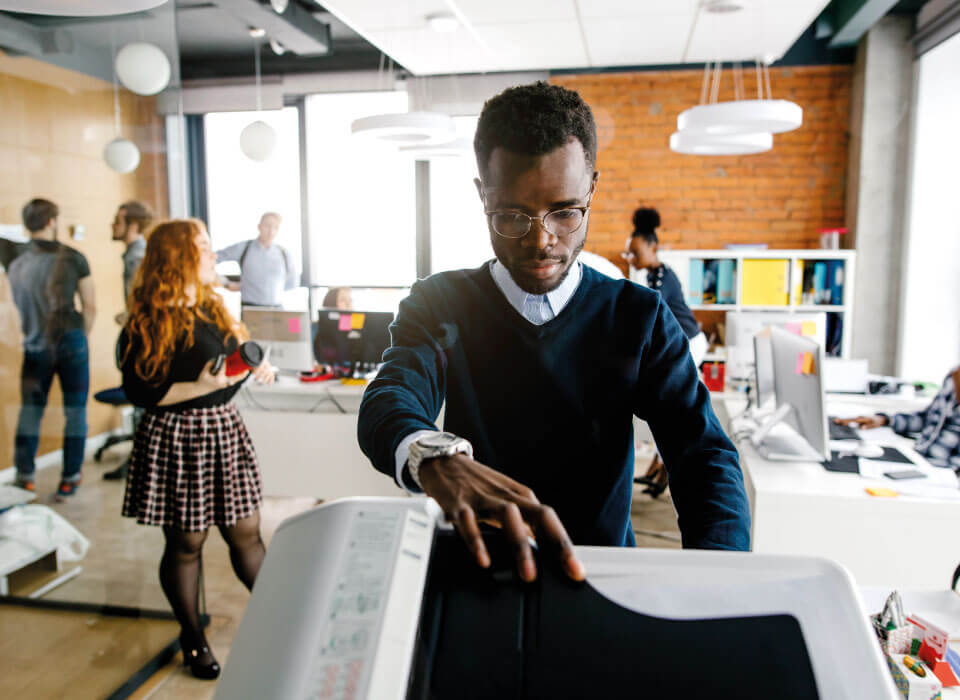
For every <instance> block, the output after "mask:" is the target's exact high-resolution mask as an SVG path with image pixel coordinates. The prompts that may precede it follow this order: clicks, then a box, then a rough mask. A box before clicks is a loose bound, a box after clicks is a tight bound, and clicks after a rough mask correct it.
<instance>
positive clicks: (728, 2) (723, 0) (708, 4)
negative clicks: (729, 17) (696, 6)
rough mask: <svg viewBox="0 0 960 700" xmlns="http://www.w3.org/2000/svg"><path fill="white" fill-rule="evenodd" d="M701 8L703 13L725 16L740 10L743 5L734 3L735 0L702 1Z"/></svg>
mask: <svg viewBox="0 0 960 700" xmlns="http://www.w3.org/2000/svg"><path fill="white" fill-rule="evenodd" d="M702 7H703V9H704V11H705V12H711V13H713V14H715V15H726V14H730V13H731V12H739V11H740V10H742V9H743V3H739V2H736V0H704V2H703V5H702Z"/></svg>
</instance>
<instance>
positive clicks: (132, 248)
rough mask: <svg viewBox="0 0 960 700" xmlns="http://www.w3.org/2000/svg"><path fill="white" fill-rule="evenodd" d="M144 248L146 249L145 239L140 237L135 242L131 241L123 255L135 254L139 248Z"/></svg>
mask: <svg viewBox="0 0 960 700" xmlns="http://www.w3.org/2000/svg"><path fill="white" fill-rule="evenodd" d="M146 247H147V239H146V238H144V237H143V236H141V237H140V238H138V239H136V240H135V241H132V242H131V243H130V244H129V245H128V246H127V247H126V249H125V250H124V251H123V254H124V255H126V254H127V253H130V252H136V251H138V250H140V249H141V248H146Z"/></svg>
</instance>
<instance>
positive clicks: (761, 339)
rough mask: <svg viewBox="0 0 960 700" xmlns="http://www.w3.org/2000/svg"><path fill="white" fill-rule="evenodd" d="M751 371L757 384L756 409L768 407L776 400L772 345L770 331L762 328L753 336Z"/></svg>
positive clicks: (760, 409)
mask: <svg viewBox="0 0 960 700" xmlns="http://www.w3.org/2000/svg"><path fill="white" fill-rule="evenodd" d="M753 356H754V362H753V373H754V381H755V382H756V385H757V393H756V397H757V410H758V411H762V410H764V409H766V408H770V407H772V406H773V404H774V403H775V402H776V400H777V395H776V392H775V390H774V379H773V345H772V344H771V342H770V331H769V330H766V329H765V330H763V331H761V332H760V333H757V334H756V335H755V336H753Z"/></svg>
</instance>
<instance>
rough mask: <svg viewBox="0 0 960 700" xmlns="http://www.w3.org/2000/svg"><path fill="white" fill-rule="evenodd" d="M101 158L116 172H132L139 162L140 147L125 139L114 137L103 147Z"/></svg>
mask: <svg viewBox="0 0 960 700" xmlns="http://www.w3.org/2000/svg"><path fill="white" fill-rule="evenodd" d="M103 159H104V160H105V161H106V162H107V165H109V166H110V168H111V169H113V170H116V171H117V172H118V173H129V172H133V171H134V170H135V169H136V167H137V166H138V165H139V164H140V149H139V148H137V146H136V144H134V143H133V142H132V141H128V140H127V139H114V140H113V141H111V142H110V143H108V144H107V145H106V147H104V149H103Z"/></svg>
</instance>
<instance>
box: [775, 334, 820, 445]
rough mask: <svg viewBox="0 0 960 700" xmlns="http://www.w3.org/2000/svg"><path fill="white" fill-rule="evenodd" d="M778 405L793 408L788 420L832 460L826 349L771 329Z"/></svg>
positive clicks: (809, 441) (807, 339)
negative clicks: (825, 388)
mask: <svg viewBox="0 0 960 700" xmlns="http://www.w3.org/2000/svg"><path fill="white" fill-rule="evenodd" d="M770 342H771V346H772V348H773V379H774V392H775V393H776V396H777V405H778V406H782V405H783V404H789V405H790V407H791V409H792V410H791V411H790V412H789V413H788V414H787V416H786V418H785V420H786V422H787V423H788V424H789V425H791V426H792V427H793V428H794V429H795V430H796V431H797V432H798V433H799V434H800V436H801V437H803V439H804V440H806V441H807V442H808V443H809V444H810V447H812V448H813V449H814V450H815V451H816V452H817V453H818V454H819V455H820V456H821V458H822V459H823V460H827V459H829V458H830V451H829V445H828V440H829V432H828V431H827V413H826V408H825V406H824V397H823V348H822V347H821V346H820V344H819V343H817V342H816V341H814V340H811V339H810V338H805V337H803V336H799V335H795V334H793V333H790V332H788V331H785V330H783V329H780V328H775V327H774V328H771V329H770Z"/></svg>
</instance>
